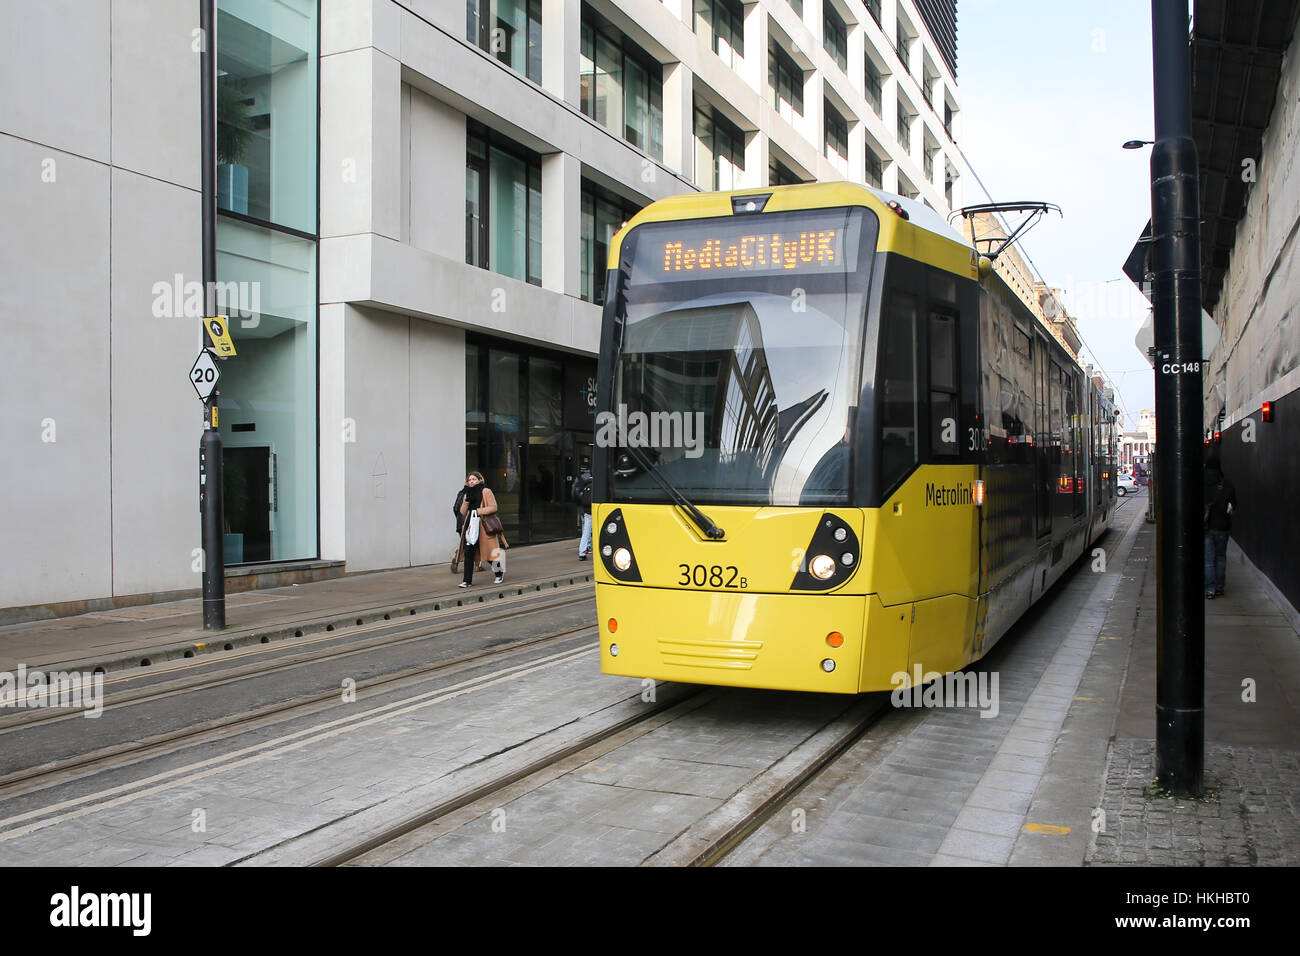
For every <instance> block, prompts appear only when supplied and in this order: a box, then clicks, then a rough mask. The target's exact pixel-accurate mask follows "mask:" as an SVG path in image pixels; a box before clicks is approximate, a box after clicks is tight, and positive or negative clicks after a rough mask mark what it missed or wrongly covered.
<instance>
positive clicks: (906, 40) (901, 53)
mask: <svg viewBox="0 0 1300 956" xmlns="http://www.w3.org/2000/svg"><path fill="white" fill-rule="evenodd" d="M897 26H898V32H897V33H896V34H895V35H894V50H895V52H897V53H898V58H899V59H900V60H902V61H903V66H904V68H905V69H908V70H910V69H911V63H910V61H909V60H908V57H907V48H908V46H909V45H910V43H911V36H910V35H909V34H908V32H907V27H905V26H903V21H902V20H901V19H900V20H899V21H898V25H897Z"/></svg>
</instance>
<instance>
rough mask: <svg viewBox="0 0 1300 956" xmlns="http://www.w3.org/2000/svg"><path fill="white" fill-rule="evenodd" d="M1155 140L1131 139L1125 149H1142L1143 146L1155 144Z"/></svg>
mask: <svg viewBox="0 0 1300 956" xmlns="http://www.w3.org/2000/svg"><path fill="white" fill-rule="evenodd" d="M1154 145H1155V140H1151V139H1131V140H1129V141H1128V142H1127V143H1125V144H1124V148H1125V149H1141V148H1142V147H1143V146H1154Z"/></svg>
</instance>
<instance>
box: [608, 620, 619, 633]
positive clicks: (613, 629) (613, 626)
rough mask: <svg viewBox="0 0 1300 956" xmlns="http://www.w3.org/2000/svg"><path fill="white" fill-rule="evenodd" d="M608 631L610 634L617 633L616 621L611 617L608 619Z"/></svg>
mask: <svg viewBox="0 0 1300 956" xmlns="http://www.w3.org/2000/svg"><path fill="white" fill-rule="evenodd" d="M609 633H611V634H616V633H618V621H617V620H615V619H614V618H612V617H611V618H610V619H609Z"/></svg>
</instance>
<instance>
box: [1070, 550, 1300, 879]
mask: <svg viewBox="0 0 1300 956" xmlns="http://www.w3.org/2000/svg"><path fill="white" fill-rule="evenodd" d="M1139 546H1140V547H1143V546H1144V550H1145V551H1146V553H1147V554H1146V556H1147V557H1148V559H1149V560H1147V561H1146V562H1145V563H1143V564H1141V565H1139V566H1138V567H1137V568H1136V569H1135V570H1136V571H1137V572H1138V573H1135V574H1134V576H1133V578H1132V579H1131V584H1130V588H1129V590H1130V591H1136V594H1132V595H1131V596H1126V599H1125V603H1126V605H1127V604H1128V601H1130V600H1131V601H1132V605H1131V607H1132V613H1133V616H1134V623H1135V625H1136V626H1135V633H1134V635H1133V641H1132V644H1131V646H1130V647H1129V648H1128V665H1127V672H1126V673H1125V676H1124V682H1123V689H1122V692H1121V698H1120V706H1119V709H1118V713H1117V714H1116V715H1115V717H1114V729H1113V731H1112V738H1111V746H1110V752H1109V755H1108V759H1107V765H1106V773H1105V777H1104V782H1103V789H1102V791H1101V794H1100V800H1099V809H1100V811H1101V812H1100V814H1099V815H1098V820H1097V827H1096V832H1095V833H1094V834H1093V838H1092V840H1091V841H1090V843H1089V846H1088V852H1087V857H1086V862H1088V863H1090V864H1098V865H1102V864H1137V865H1146V866H1152V865H1155V866H1160V865H1174V866H1254V865H1259V866H1294V865H1296V864H1297V863H1300V634H1298V633H1297V631H1296V629H1295V627H1294V625H1293V623H1292V621H1293V620H1294V609H1292V608H1291V607H1290V605H1289V604H1287V603H1286V601H1285V599H1284V598H1282V597H1281V595H1279V594H1278V593H1277V592H1276V590H1275V589H1274V588H1273V587H1272V586H1271V584H1270V583H1269V582H1268V581H1267V579H1266V578H1264V576H1263V575H1262V574H1260V572H1259V571H1258V570H1256V569H1255V567H1254V566H1253V565H1252V564H1251V563H1250V561H1249V559H1248V558H1246V556H1245V555H1243V554H1242V552H1241V550H1240V549H1239V548H1238V547H1237V546H1236V544H1235V543H1230V544H1229V546H1228V576H1227V588H1226V592H1227V593H1226V594H1224V595H1223V596H1222V597H1219V598H1216V599H1214V600H1213V601H1207V602H1206V608H1205V611H1206V616H1205V650H1206V663H1205V708H1206V710H1205V736H1206V747H1205V786H1206V794H1205V796H1204V797H1202V798H1201V799H1195V800H1193V799H1174V798H1170V797H1166V796H1161V795H1158V794H1156V793H1154V792H1153V789H1152V783H1153V780H1154V778H1155V594H1156V576H1155V571H1156V569H1155V561H1154V557H1153V555H1152V554H1151V552H1152V550H1153V549H1154V546H1155V534H1154V530H1153V529H1152V527H1151V526H1148V528H1147V530H1146V533H1145V535H1143V536H1142V538H1140V540H1139ZM1134 556H1135V557H1138V553H1137V548H1135V549H1134ZM1049 772H1050V767H1049Z"/></svg>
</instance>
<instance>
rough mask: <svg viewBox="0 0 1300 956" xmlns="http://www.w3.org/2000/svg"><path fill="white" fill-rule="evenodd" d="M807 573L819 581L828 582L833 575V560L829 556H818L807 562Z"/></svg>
mask: <svg viewBox="0 0 1300 956" xmlns="http://www.w3.org/2000/svg"><path fill="white" fill-rule="evenodd" d="M808 571H809V573H810V574H812V576H813V577H815V578H816V579H817V580H819V581H825V580H828V579H829V578H830V577H831V576H832V575H833V574H834V573H835V559H834V558H832V557H831V556H830V555H829V554H819V555H817V557H815V558H813V559H812V560H811V561H809V562H808Z"/></svg>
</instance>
